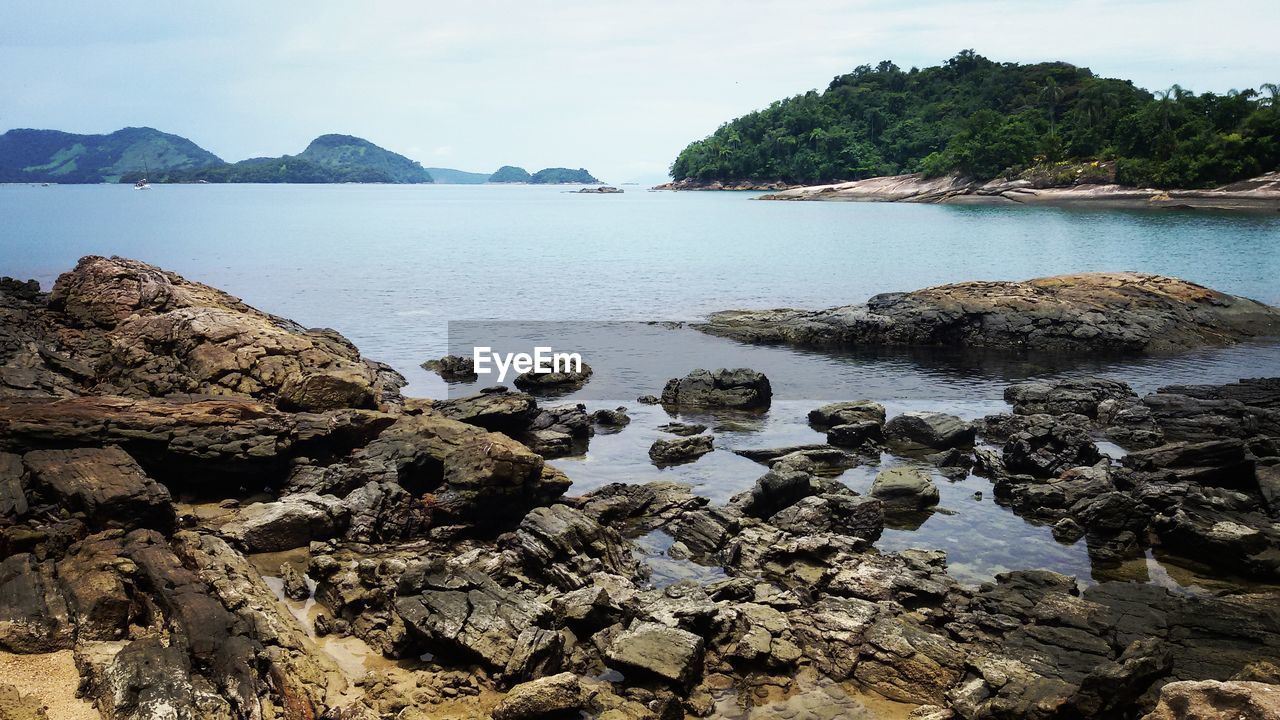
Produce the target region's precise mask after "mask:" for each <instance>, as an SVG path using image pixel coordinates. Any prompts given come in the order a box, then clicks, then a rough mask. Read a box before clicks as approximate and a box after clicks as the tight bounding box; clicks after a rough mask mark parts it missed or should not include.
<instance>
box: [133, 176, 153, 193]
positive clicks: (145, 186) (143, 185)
mask: <svg viewBox="0 0 1280 720" xmlns="http://www.w3.org/2000/svg"><path fill="white" fill-rule="evenodd" d="M133 189H134V190H150V189H151V183H149V182H147V179H146V178H142V179H141V180H139V181H138V182H136V183H134V184H133Z"/></svg>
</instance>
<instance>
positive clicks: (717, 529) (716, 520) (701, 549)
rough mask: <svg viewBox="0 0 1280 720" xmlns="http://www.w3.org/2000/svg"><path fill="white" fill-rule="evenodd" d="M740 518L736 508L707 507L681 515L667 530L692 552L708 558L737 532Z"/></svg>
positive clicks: (718, 550) (740, 515)
mask: <svg viewBox="0 0 1280 720" xmlns="http://www.w3.org/2000/svg"><path fill="white" fill-rule="evenodd" d="M741 518H742V514H741V512H739V511H738V510H737V509H736V508H732V507H708V508H705V509H702V510H692V511H690V512H686V513H683V514H681V515H680V517H679V519H677V520H676V521H675V522H674V523H673V524H671V525H670V526H669V529H670V531H671V534H672V536H673V537H675V538H676V539H677V540H679V541H680V542H681V543H683V544H684V545H685V546H686V547H687V548H689V550H691V551H692V552H694V553H696V554H699V555H705V556H710V555H714V554H715V553H718V552H720V551H721V549H723V548H724V547H725V545H726V544H727V543H728V542H729V540H730V538H731V537H733V534H734V533H735V532H736V531H737V530H738V528H739V522H740V521H741Z"/></svg>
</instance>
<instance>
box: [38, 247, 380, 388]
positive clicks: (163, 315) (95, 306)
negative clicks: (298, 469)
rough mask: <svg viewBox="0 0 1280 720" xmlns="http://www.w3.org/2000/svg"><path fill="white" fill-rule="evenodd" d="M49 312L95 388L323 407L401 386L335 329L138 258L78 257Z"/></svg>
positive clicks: (57, 284)
mask: <svg viewBox="0 0 1280 720" xmlns="http://www.w3.org/2000/svg"><path fill="white" fill-rule="evenodd" d="M49 309H50V310H51V311H52V312H53V313H55V314H56V317H57V320H58V321H60V322H62V323H65V325H66V326H67V327H69V328H71V329H72V331H71V332H69V333H64V334H63V337H64V339H67V340H68V344H73V345H76V347H75V349H76V350H78V351H79V352H80V354H81V355H82V359H83V360H84V361H86V362H88V363H89V364H91V365H93V366H95V367H96V368H98V373H97V375H96V377H95V378H94V380H95V381H96V383H97V387H98V390H99V391H100V392H101V391H103V390H105V391H107V392H117V393H120V394H126V395H133V396H139V395H142V396H147V395H149V396H162V395H173V394H178V393H205V394H220V395H226V394H233V395H247V396H250V397H253V398H259V399H262V400H266V401H270V402H276V403H279V404H280V406H281V407H286V408H288V409H295V410H304V411H323V410H332V409H337V408H346V407H367V408H373V407H376V406H378V404H379V403H381V402H383V401H384V400H386V399H388V398H391V397H396V396H397V395H398V385H399V384H403V380H402V379H391V375H389V374H387V373H384V372H383V371H382V370H381V369H380V368H379V367H377V366H375V365H373V364H371V363H368V362H366V361H365V360H364V359H363V358H361V357H360V353H359V351H357V350H356V348H355V346H354V345H352V344H351V343H350V342H349V341H348V340H347V339H346V338H344V337H342V336H341V335H339V334H338V333H337V332H334V331H332V330H307V329H304V328H302V327H300V326H298V325H296V324H294V323H292V322H290V321H288V320H284V319H283V318H279V317H275V316H273V315H269V314H267V313H264V312H261V311H259V310H256V309H254V308H252V307H249V306H248V305H246V304H244V303H243V302H241V301H240V300H238V299H236V298H234V297H232V296H230V295H228V294H226V293H224V292H222V291H220V290H216V289H214V288H211V287H209V286H207V285H202V284H200V283H196V282H191V281H189V280H186V279H184V278H182V277H180V276H178V275H176V274H174V273H171V272H167V271H165V270H161V269H160V268H157V267H154V266H151V265H147V264H146V263H141V262H138V261H136V260H127V259H124V258H104V257H96V256H88V257H84V258H82V259H81V260H80V262H79V263H78V264H77V265H76V267H75V269H74V270H72V271H70V272H68V273H64V274H63V275H61V276H60V277H59V278H58V280H57V282H55V283H54V286H53V291H52V292H51V293H50V294H49ZM71 338H75V340H72V339H71Z"/></svg>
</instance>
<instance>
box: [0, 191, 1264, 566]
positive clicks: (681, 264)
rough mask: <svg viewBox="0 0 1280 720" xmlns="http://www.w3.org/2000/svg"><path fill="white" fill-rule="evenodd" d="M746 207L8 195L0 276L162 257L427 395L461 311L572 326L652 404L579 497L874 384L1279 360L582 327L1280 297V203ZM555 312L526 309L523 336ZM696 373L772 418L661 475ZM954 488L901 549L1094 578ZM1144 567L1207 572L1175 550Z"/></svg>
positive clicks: (895, 404)
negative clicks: (1105, 296)
mask: <svg viewBox="0 0 1280 720" xmlns="http://www.w3.org/2000/svg"><path fill="white" fill-rule="evenodd" d="M750 197H751V196H750V195H749V194H740V193H652V192H646V191H645V190H644V189H642V188H627V192H626V193H625V194H622V195H575V194H572V193H567V192H564V191H562V190H561V189H560V188H552V187H521V186H513V187H503V186H492V187H491V186H448V185H445V186H439V187H432V186H355V185H353V186H248V185H230V186H217V185H210V186H157V187H156V188H154V189H153V190H150V191H147V192H137V191H134V190H132V189H131V188H129V187H127V186H66V187H29V186H0V274H5V275H11V276H15V277H19V278H28V277H34V278H36V279H38V280H40V281H41V282H42V283H43V284H44V285H45V286H46V287H48V286H49V285H50V284H51V283H52V281H53V279H54V278H55V277H56V276H57V274H58V273H60V272H62V271H65V270H66V269H68V268H70V267H71V266H72V265H73V264H74V263H75V260H76V259H77V258H78V257H79V256H81V255H85V254H103V255H109V254H119V255H126V256H129V257H133V258H137V259H141V260H145V261H147V262H151V263H155V264H157V265H161V266H163V267H165V268H168V269H171V270H174V271H177V272H179V273H182V274H183V275H186V276H187V277H189V278H191V279H195V280H199V281H202V282H206V283H209V284H211V285H215V286H217V287H220V288H223V289H225V290H227V291H229V292H231V293H233V294H235V295H238V296H240V297H242V298H244V299H245V300H246V301H247V302H249V303H251V304H253V305H255V306H257V307H260V308H262V309H265V310H268V311H270V312H273V313H276V314H279V315H283V316H286V317H291V318H293V319H295V320H297V321H299V322H301V323H303V324H306V325H311V326H327V327H333V328H336V329H338V330H340V331H341V332H342V333H343V334H345V335H346V336H347V337H349V338H351V339H352V340H353V341H354V342H355V343H356V344H357V345H359V346H360V347H361V348H362V350H364V351H365V353H366V354H367V355H369V356H370V357H374V358H377V359H380V360H384V361H386V362H389V363H391V364H392V365H394V366H396V367H397V369H399V370H400V371H401V372H403V373H405V374H406V376H408V377H409V378H410V380H411V385H410V386H409V388H407V392H409V393H411V394H417V395H426V396H435V397H439V396H443V395H445V394H446V393H447V392H448V388H447V387H446V386H445V385H444V383H443V382H441V381H440V380H439V379H438V378H435V377H434V376H433V375H430V374H428V373H426V372H424V371H422V370H420V369H419V368H418V367H417V365H418V363H420V362H422V361H423V360H424V359H427V358H431V357H438V356H439V355H442V354H444V352H445V351H446V349H447V347H448V346H449V341H450V337H449V325H448V323H449V322H450V321H464V320H465V321H484V320H507V321H511V320H519V321H533V320H555V321H572V325H573V326H574V327H577V328H579V330H580V331H581V332H584V333H585V335H583V337H586V338H588V339H587V340H582V341H581V342H583V345H581V346H580V347H578V348H575V349H579V350H581V351H582V352H583V353H584V356H585V357H587V358H588V362H590V363H591V364H592V365H593V366H594V367H595V368H596V370H597V378H596V379H595V380H593V382H592V383H591V384H589V385H588V386H587V388H584V390H583V391H581V392H579V393H577V394H575V395H571V396H569V397H567V398H565V399H566V400H573V401H579V400H580V401H583V402H586V403H587V404H588V406H589V408H590V409H594V408H596V407H606V406H607V407H613V406H616V405H618V404H626V405H627V406H628V407H629V408H630V409H631V412H632V416H633V418H634V421H633V422H632V424H631V425H630V426H629V427H628V428H627V429H626V430H624V431H623V432H621V433H618V434H616V435H601V436H597V437H596V438H595V439H593V441H592V443H591V450H590V452H589V453H588V454H587V455H585V456H583V457H581V458H570V459H565V460H560V461H557V465H559V466H560V467H561V468H563V469H565V471H566V472H568V473H569V474H570V476H571V477H573V479H574V482H575V485H576V489H589V488H591V487H595V486H598V485H600V484H602V483H604V482H611V481H617V480H623V481H643V480H648V479H656V478H666V479H678V480H683V481H687V482H691V483H694V484H696V485H697V486H698V489H699V492H702V493H703V494H706V495H708V496H710V497H712V498H714V499H716V500H724V499H726V498H727V497H730V496H731V495H732V494H734V493H736V492H739V491H741V490H744V489H746V488H749V487H750V486H751V484H752V483H753V482H754V480H755V478H756V477H758V476H759V475H760V474H761V472H762V468H761V467H760V466H758V465H756V464H755V463H752V462H750V461H748V460H745V459H743V458H741V457H738V456H736V455H734V454H732V453H731V452H727V451H724V450H727V449H729V448H740V447H768V446H777V445H783V444H790V443H796V442H819V441H821V435H819V434H817V433H815V432H814V431H813V430H811V429H810V428H808V426H807V425H806V424H805V422H804V416H805V414H806V413H807V411H808V410H809V409H811V408H812V407H814V406H815V405H816V404H818V403H819V402H826V401H833V400H843V399H852V398H861V397H867V398H871V399H875V400H878V401H880V402H883V403H884V404H885V405H886V406H887V407H888V408H889V411H890V413H891V414H892V413H894V412H899V411H902V410H905V409H926V408H927V409H941V410H948V411H951V412H955V413H957V414H959V415H962V416H965V417H977V416H980V415H983V414H986V413H989V412H998V411H1001V410H1003V409H1005V406H1004V403H1003V402H1002V400H1001V392H1002V391H1003V387H1004V386H1005V385H1006V384H1007V383H1009V382H1011V381H1015V380H1018V379H1023V378H1027V377H1037V376H1046V375H1069V374H1083V373H1094V374H1104V375H1107V376H1110V377H1116V378H1118V379H1123V380H1126V381H1128V382H1131V383H1133V384H1134V385H1135V387H1137V388H1138V389H1139V390H1140V391H1149V390H1152V389H1154V388H1155V387H1158V386H1160V385H1164V384H1169V383H1174V382H1227V381H1232V380H1236V379H1238V378H1240V377H1249V376H1260V375H1280V345H1277V344H1274V343H1260V344H1256V345H1250V346H1242V347H1236V348H1230V349H1225V350H1212V351H1204V352H1198V353H1193V354H1191V355H1186V356H1181V357H1178V358H1174V359H1157V360H1143V361H1135V362H1125V363H1116V362H1099V361H1093V362H1068V361H1064V360H1062V359H1060V358H1059V359H1053V358H1050V359H1044V358H1041V359H1031V360H1025V359H1018V360H1015V359H1009V358H1000V357H991V356H973V355H966V354H957V353H938V352H903V351H890V352H874V353H862V354H845V355H832V354H826V353H812V352H797V351H792V350H788V349H785V348H756V347H747V346H742V345H739V344H737V343H732V342H728V341H724V340H719V339H715V338H708V337H705V336H703V335H701V334H699V333H696V332H694V331H692V330H689V329H687V328H682V327H675V328H672V327H667V326H647V327H648V329H645V330H637V329H634V328H633V329H631V330H629V331H628V332H624V333H619V334H614V333H610V332H606V331H602V328H607V327H608V325H598V324H595V323H592V322H587V321H618V320H692V319H697V318H698V317H700V316H702V315H704V314H705V313H707V312H710V311H713V310H719V309H726V308H738V307H776V306H799V307H823V306H830V305H836V304H845V303H852V302H860V301H862V300H865V299H866V298H867V297H869V296H870V295H873V294H875V293H879V292H886V291H892V290H910V289H914V288H918V287H923V286H926V285H932V284H937V283H944V282H955V281H960V280H970V279H1023V278H1029V277H1035V276H1040V275H1049V274H1057V273H1066V272H1076V271H1085V270H1140V271H1147V272H1157V273H1163V274H1168V275H1175V276H1179V277H1184V278H1187V279H1190V280H1194V281H1197V282H1201V283H1204V284H1206V285H1210V286H1212V287H1215V288H1218V289H1221V290H1225V291H1228V292H1232V293H1236V294H1242V295H1246V296H1249V297H1253V298H1256V299H1259V300H1263V301H1266V302H1270V303H1273V304H1280V282H1278V281H1277V278H1280V217H1269V216H1258V215H1218V214H1209V213H1172V212H1168V211H1152V212H1116V211H1072V210H1061V209H1052V208H1020V207H1013V208H1006V207H948V206H932V205H895V204H844V203H774V202H753V201H751V199H750ZM468 326H469V327H470V328H471V331H472V332H473V333H474V332H475V331H476V328H480V332H481V333H483V332H484V328H485V327H488V326H486V325H484V324H480V325H476V324H475V323H470V324H469V325H468ZM457 327H458V324H457V323H456V322H455V336H456V335H457V334H458V330H457ZM542 327H543V326H541V325H530V326H529V328H531V329H532V330H531V332H530V333H529V335H528V337H529V338H530V339H537V333H538V332H540V329H541V328H542ZM583 328H585V330H582V329H583ZM508 334H509V333H508ZM457 339H458V338H457V337H455V338H454V340H455V341H457ZM699 366H703V367H719V366H750V367H754V368H756V369H759V370H761V371H763V372H765V373H766V374H767V375H769V377H770V379H771V380H772V381H773V385H774V389H775V393H776V402H775V405H774V408H773V409H772V410H771V411H770V412H769V413H768V414H767V415H765V416H763V417H759V418H754V419H750V420H748V421H745V422H744V421H742V420H741V419H731V418H717V417H708V418H703V419H704V420H706V421H707V422H708V424H710V425H712V426H713V432H715V433H716V435H717V445H718V447H719V448H721V449H720V450H717V452H714V453H711V454H710V455H707V456H706V457H704V458H702V459H701V460H700V461H698V462H696V463H693V464H690V465H684V466H678V467H675V468H667V469H663V470H659V469H657V468H654V467H653V466H652V465H650V464H649V462H648V458H647V456H646V451H647V449H648V446H649V444H650V443H651V442H652V441H653V440H655V439H657V438H658V437H660V435H661V434H660V433H658V432H657V431H656V430H655V429H654V428H655V427H656V426H657V425H659V424H661V423H662V422H666V421H667V420H668V419H669V418H668V417H667V415H666V414H665V413H664V412H663V411H662V410H661V409H658V408H651V407H645V406H640V405H637V404H636V403H635V402H634V400H635V398H636V396H637V395H640V394H646V393H656V392H658V391H659V390H660V389H661V386H662V383H663V381H664V380H665V379H666V378H668V377H672V376H674V375H680V374H683V373H684V372H687V371H688V370H689V369H692V368H694V367H699ZM884 462H885V463H893V462H896V461H895V460H894V459H893V458H885V459H884ZM874 471H875V468H874V467H872V468H859V469H855V470H854V471H851V472H850V473H849V474H848V475H847V477H846V478H845V479H846V480H847V482H849V484H850V485H852V486H854V487H855V489H860V490H862V489H865V486H866V485H867V484H869V482H870V478H871V477H872V476H873V475H874ZM937 481H938V482H939V484H940V486H941V489H942V495H943V503H942V504H943V507H944V508H946V509H947V510H948V511H953V512H948V513H934V514H933V515H931V516H929V517H928V518H926V519H924V521H923V523H922V524H921V525H920V526H919V527H917V528H900V529H892V530H889V531H887V532H886V535H885V538H884V539H882V540H881V543H880V545H881V547H884V548H891V549H894V548H902V547H913V546H916V547H940V548H944V549H946V550H947V551H948V553H949V555H950V557H951V560H952V563H953V565H954V566H955V571H956V573H957V574H958V575H960V576H961V577H964V578H966V579H973V580H978V579H983V578H986V577H990V576H991V574H993V573H995V572H999V571H1001V570H1004V569H1012V568H1015V567H1031V566H1035V567H1049V568H1053V569H1058V570H1062V571H1064V572H1070V573H1072V574H1075V575H1077V576H1079V577H1081V578H1082V579H1088V578H1089V577H1090V576H1091V575H1097V574H1098V571H1095V570H1093V569H1091V568H1090V565H1089V560H1088V557H1087V553H1086V551H1085V548H1084V546H1083V544H1082V543H1077V544H1076V545H1071V546H1064V545H1060V544H1058V543H1056V542H1054V541H1053V540H1052V538H1051V536H1050V535H1049V532H1048V529H1047V528H1043V527H1037V526H1033V525H1030V524H1028V523H1026V522H1024V521H1023V520H1021V519H1019V518H1017V517H1016V516H1014V515H1012V514H1011V513H1009V512H1007V511H1005V510H1003V509H1002V508H1000V507H998V506H997V505H995V504H994V503H993V502H992V500H991V492H990V484H989V483H988V482H987V481H985V480H982V479H980V478H973V477H971V478H967V479H965V480H962V481H960V482H958V483H948V482H947V481H945V480H943V479H941V478H938V479H937ZM977 491H983V493H984V494H983V498H982V499H981V500H978V499H975V498H974V493H975V492H977ZM1126 572H1129V573H1130V574H1131V575H1132V576H1134V577H1137V578H1139V579H1150V580H1152V581H1159V582H1166V583H1169V584H1189V583H1199V582H1201V581H1200V580H1198V579H1195V578H1189V577H1188V576H1187V575H1186V574H1185V573H1183V572H1175V571H1173V570H1169V569H1168V568H1166V567H1165V566H1163V565H1161V564H1160V563H1158V562H1157V561H1156V560H1154V559H1148V560H1147V561H1146V562H1145V564H1144V563H1138V566H1137V567H1133V568H1128V569H1126ZM1175 577H1176V578H1178V579H1176V580H1175V579H1173V578H1175Z"/></svg>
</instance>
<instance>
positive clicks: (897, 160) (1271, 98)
mask: <svg viewBox="0 0 1280 720" xmlns="http://www.w3.org/2000/svg"><path fill="white" fill-rule="evenodd" d="M1277 167H1280V86H1277V85H1275V84H1266V85H1263V86H1262V87H1261V88H1259V89H1256V90H1255V89H1245V90H1241V91H1236V90H1232V91H1230V92H1228V93H1226V94H1222V95H1219V94H1215V93H1212V92H1206V93H1201V94H1196V93H1194V92H1191V91H1190V90H1187V89H1184V88H1182V87H1180V86H1178V85H1174V86H1173V87H1171V88H1169V89H1167V90H1161V91H1157V92H1150V91H1148V90H1144V89H1142V88H1139V87H1137V86H1135V85H1134V84H1133V83H1132V82H1131V81H1128V80H1119V79H1113V78H1102V77H1098V76H1096V75H1094V73H1093V72H1092V71H1090V70H1089V69H1088V68H1082V67H1076V66H1074V65H1070V64H1068V63H1064V62H1045V63H1036V64H1028V65H1023V64H1018V63H999V62H995V61H992V60H989V59H987V58H985V57H983V56H981V55H978V54H976V53H975V52H973V51H972V50H965V51H963V52H961V53H959V54H958V55H956V56H955V57H953V58H951V59H950V60H947V61H946V62H945V63H943V64H942V65H939V66H935V67H927V68H923V69H920V68H911V69H910V70H903V69H901V68H900V67H898V66H897V65H895V64H893V63H892V62H889V61H884V62H881V63H880V64H879V65H876V66H875V67H872V66H870V65H863V66H860V67H858V68H856V69H855V70H854V71H853V72H851V73H848V74H846V75H841V76H839V77H836V78H835V79H834V80H832V81H831V83H830V85H828V86H827V88H826V90H825V91H823V92H818V91H816V90H813V91H809V92H807V93H804V94H802V95H796V96H794V97H791V98H787V99H785V100H781V101H778V102H775V103H773V104H772V105H770V106H769V107H768V108H765V109H763V110H760V111H757V112H753V113H750V114H748V115H744V116H742V117H740V118H737V119H735V120H732V121H730V122H728V123H725V124H724V125H722V126H721V127H720V128H719V129H717V130H716V131H715V132H714V133H712V134H711V135H710V136H709V137H707V138H704V139H702V140H698V141H696V142H693V143H691V144H690V145H689V146H688V147H686V148H685V149H684V150H683V151H682V152H681V153H680V154H679V156H678V157H677V158H676V160H675V162H674V163H672V165H671V175H672V177H673V178H674V179H675V180H676V181H677V182H680V181H686V182H689V183H699V182H701V183H712V182H718V183H743V182H781V183H788V184H819V183H829V182H835V181H841V180H858V179H863V178H871V177H880V176H889V175H901V174H906V173H922V174H924V175H925V176H926V177H941V176H946V175H960V176H963V177H968V178H973V179H979V180H988V179H992V178H996V177H1009V178H1017V177H1020V176H1026V175H1033V176H1037V177H1038V178H1040V179H1041V181H1044V182H1050V183H1053V182H1058V183H1060V184H1076V183H1080V182H1114V183H1118V184H1121V185H1131V186H1136V187H1156V188H1205V187H1213V186H1218V185H1222V184H1225V183H1231V182H1235V181H1237V180H1241V179H1244V178H1251V177H1255V176H1258V175H1261V174H1263V173H1266V172H1269V171H1272V170H1275V169H1277Z"/></svg>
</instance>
